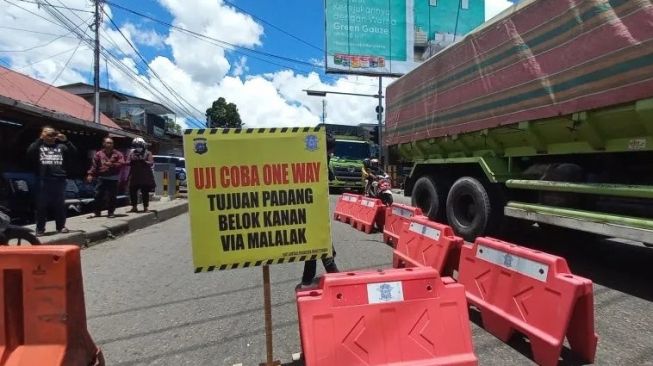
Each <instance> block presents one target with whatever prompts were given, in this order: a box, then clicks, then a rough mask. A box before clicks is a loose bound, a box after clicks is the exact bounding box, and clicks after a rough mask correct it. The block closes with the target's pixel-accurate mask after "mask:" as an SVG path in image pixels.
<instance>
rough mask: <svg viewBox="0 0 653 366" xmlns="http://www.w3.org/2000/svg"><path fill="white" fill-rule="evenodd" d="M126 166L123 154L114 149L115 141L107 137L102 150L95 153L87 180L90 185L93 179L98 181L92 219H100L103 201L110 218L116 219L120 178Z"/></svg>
mask: <svg viewBox="0 0 653 366" xmlns="http://www.w3.org/2000/svg"><path fill="white" fill-rule="evenodd" d="M124 164H125V157H124V156H123V155H122V153H121V152H120V151H118V150H116V149H114V148H113V139H112V138H110V137H107V138H105V139H104V141H103V142H102V149H101V150H100V151H98V152H96V153H95V156H94V157H93V162H92V163H91V169H89V171H88V176H87V177H86V180H87V181H88V182H89V183H90V182H92V181H93V179H96V178H97V180H98V183H97V186H96V187H95V200H94V201H93V204H94V205H95V213H94V214H93V216H91V217H90V218H95V217H100V215H101V213H102V206H103V201H104V200H105V198H106V200H107V202H108V204H107V210H108V211H109V215H108V217H109V218H110V219H111V218H114V217H115V215H114V211H115V210H116V200H117V196H118V178H119V176H120V169H121V168H122V167H123V165H124Z"/></svg>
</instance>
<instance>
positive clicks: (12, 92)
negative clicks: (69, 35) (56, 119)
mask: <svg viewBox="0 0 653 366" xmlns="http://www.w3.org/2000/svg"><path fill="white" fill-rule="evenodd" d="M0 95H2V96H4V97H7V98H10V99H13V100H16V101H20V102H23V103H27V104H31V105H35V106H37V107H39V108H42V109H46V110H49V111H52V112H56V113H61V114H65V115H68V116H71V117H74V118H77V119H80V120H84V121H87V122H93V105H92V104H90V103H89V102H87V101H86V100H84V99H83V98H81V97H78V96H77V95H75V94H71V93H69V92H67V91H64V90H61V89H59V88H57V87H55V86H52V85H49V84H46V83H44V82H41V81H38V80H36V79H32V78H31V77H29V76H26V75H23V74H21V73H18V72H15V71H13V70H10V69H7V68H5V67H2V66H0ZM100 123H101V124H102V125H104V126H106V127H111V128H116V129H119V130H120V129H122V128H120V126H118V125H117V124H116V123H115V122H113V121H112V120H111V119H110V118H109V117H107V116H105V115H104V114H100Z"/></svg>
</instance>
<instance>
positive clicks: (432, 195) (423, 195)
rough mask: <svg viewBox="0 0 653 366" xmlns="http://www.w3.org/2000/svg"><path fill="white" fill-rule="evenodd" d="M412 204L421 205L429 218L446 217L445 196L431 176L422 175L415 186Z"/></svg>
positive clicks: (440, 218) (438, 218) (436, 219)
mask: <svg viewBox="0 0 653 366" xmlns="http://www.w3.org/2000/svg"><path fill="white" fill-rule="evenodd" d="M411 205H412V206H414V207H419V208H420V209H421V210H422V212H423V213H424V215H426V216H428V218H429V219H431V220H435V221H439V220H442V219H443V218H444V197H442V196H441V195H440V194H439V192H438V189H437V184H436V183H435V181H434V180H433V179H432V178H431V177H426V176H425V177H421V178H419V179H418V180H417V181H416V182H415V185H414V186H413V192H412V194H411Z"/></svg>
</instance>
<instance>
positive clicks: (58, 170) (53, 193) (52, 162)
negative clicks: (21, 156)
mask: <svg viewBox="0 0 653 366" xmlns="http://www.w3.org/2000/svg"><path fill="white" fill-rule="evenodd" d="M76 153H77V148H75V145H73V144H72V142H70V141H69V140H68V138H67V137H66V135H64V134H62V133H60V132H58V131H57V130H55V129H54V128H52V127H44V128H43V130H41V135H40V136H39V138H38V139H37V140H36V141H34V143H32V144H31V145H30V146H29V148H28V149H27V156H28V157H29V158H31V159H32V160H33V161H35V162H36V163H37V166H38V172H37V189H36V192H37V193H36V194H37V196H36V236H42V235H43V234H45V224H46V220H47V213H48V209H52V210H53V211H54V219H55V223H56V227H57V232H60V233H64V234H65V233H68V232H69V231H68V229H67V228H66V205H65V202H66V195H65V194H66V178H67V176H68V173H67V171H66V166H67V165H68V163H69V160H71V159H72V158H73V156H74V155H75V154H76Z"/></svg>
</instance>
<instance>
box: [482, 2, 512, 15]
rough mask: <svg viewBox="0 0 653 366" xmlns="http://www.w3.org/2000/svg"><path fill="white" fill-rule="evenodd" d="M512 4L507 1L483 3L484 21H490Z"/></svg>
mask: <svg viewBox="0 0 653 366" xmlns="http://www.w3.org/2000/svg"><path fill="white" fill-rule="evenodd" d="M512 5H513V3H512V2H510V1H508V0H486V1H485V20H490V19H492V18H493V17H494V16H496V15H497V14H499V13H501V12H502V11H504V10H506V9H507V8H508V7H510V6H512Z"/></svg>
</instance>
